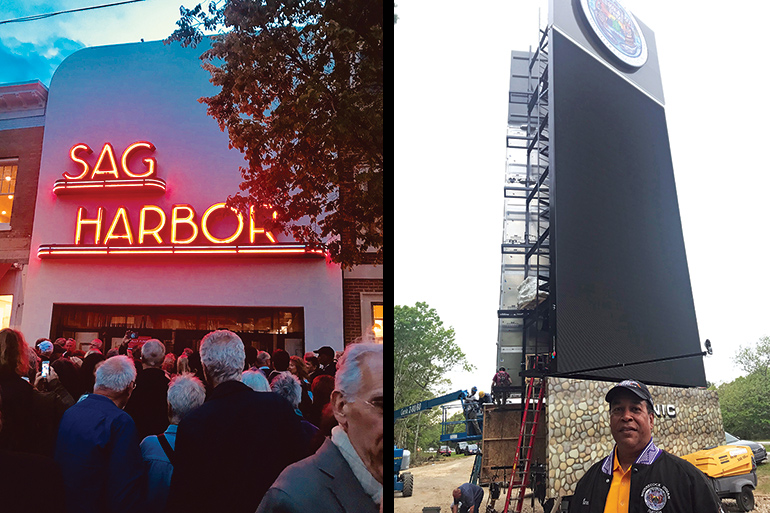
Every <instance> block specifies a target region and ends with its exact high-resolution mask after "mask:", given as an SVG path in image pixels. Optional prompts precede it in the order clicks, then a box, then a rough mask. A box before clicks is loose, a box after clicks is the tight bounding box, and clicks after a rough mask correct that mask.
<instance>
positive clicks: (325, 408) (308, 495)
mask: <svg viewBox="0 0 770 513" xmlns="http://www.w3.org/2000/svg"><path fill="white" fill-rule="evenodd" d="M130 340H131V339H130V338H129V334H127V336H126V338H124V340H123V343H122V344H120V345H119V347H115V348H112V349H109V350H108V351H104V344H103V343H102V341H101V340H99V339H95V340H93V341H92V342H91V344H90V345H88V347H87V350H86V351H83V350H79V349H78V347H77V344H76V342H75V341H74V340H72V339H63V338H61V339H57V340H55V341H53V342H52V341H50V340H48V339H39V340H37V342H36V343H35V345H34V346H30V345H28V344H27V343H26V341H25V339H24V337H23V335H22V334H21V333H20V332H19V331H16V330H13V329H8V328H6V329H3V330H0V510H2V511H9V512H11V511H22V510H27V509H29V508H31V507H38V506H43V505H44V507H45V508H46V509H52V510H53V511H60V512H68V513H74V512H78V513H80V512H85V513H88V512H136V511H149V512H166V511H168V512H180V513H181V512H185V513H188V512H196V511H201V512H203V511H206V512H211V511H228V512H248V513H254V512H256V511H257V510H258V511H259V512H279V511H280V512H284V511H287V512H288V511H291V512H294V511H296V512H300V511H319V512H326V511H328V512H333V511H334V512H337V511H343V512H352V511H362V512H367V511H371V512H376V511H378V510H379V511H382V483H383V479H384V477H383V472H384V470H383V460H382V459H383V427H382V423H383V417H382V415H383V409H382V408H383V406H382V398H383V384H382V362H383V353H382V345H380V344H375V343H370V342H359V343H355V344H351V345H349V346H348V347H347V348H346V350H345V352H344V353H343V354H342V355H337V354H336V353H335V351H334V350H333V349H332V348H331V347H322V348H320V349H318V350H317V351H314V352H310V353H307V354H305V355H304V357H303V358H300V357H298V356H292V355H289V354H288V353H287V352H286V351H284V350H282V349H276V350H275V351H273V353H272V354H270V353H267V352H265V351H258V350H257V349H256V348H253V347H250V346H246V345H245V344H244V343H243V341H242V340H241V339H240V337H238V335H237V334H235V333H233V332H231V331H228V330H216V331H213V332H211V333H209V334H207V335H206V336H205V337H204V338H203V339H202V340H201V343H200V348H199V350H198V351H193V350H191V349H185V350H184V352H183V353H182V354H180V355H179V357H176V356H175V355H174V354H173V353H171V352H168V353H167V352H166V347H165V346H164V344H163V343H162V342H161V341H159V340H156V339H150V340H146V341H143V343H141V344H130V343H129V342H130ZM132 346H133V347H132ZM337 356H339V359H338V361H335V357H337Z"/></svg>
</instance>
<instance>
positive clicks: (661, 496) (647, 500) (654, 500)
mask: <svg viewBox="0 0 770 513" xmlns="http://www.w3.org/2000/svg"><path fill="white" fill-rule="evenodd" d="M670 496H671V494H670V493H669V491H668V488H666V487H665V486H663V485H662V484H660V483H650V484H648V485H647V486H645V487H644V490H642V498H643V499H644V504H645V505H646V506H647V508H648V510H649V511H651V512H652V511H660V510H662V509H663V508H664V507H666V503H667V502H668V499H669V497H670Z"/></svg>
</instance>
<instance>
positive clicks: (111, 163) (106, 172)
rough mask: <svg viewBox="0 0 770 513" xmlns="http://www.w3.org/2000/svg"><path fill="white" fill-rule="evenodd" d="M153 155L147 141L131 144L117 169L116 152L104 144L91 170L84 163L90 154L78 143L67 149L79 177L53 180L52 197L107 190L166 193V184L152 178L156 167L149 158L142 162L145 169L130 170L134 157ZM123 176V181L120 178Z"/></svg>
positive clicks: (86, 146) (88, 149) (153, 150)
mask: <svg viewBox="0 0 770 513" xmlns="http://www.w3.org/2000/svg"><path fill="white" fill-rule="evenodd" d="M137 152H139V153H145V154H146V153H154V152H155V145H153V144H152V143H150V142H147V141H137V142H135V143H133V144H130V145H129V146H128V147H127V148H126V149H125V150H123V153H122V154H121V157H120V168H118V164H117V159H116V158H115V149H114V148H113V147H112V144H110V143H105V145H104V146H103V147H102V151H101V153H99V158H98V159H97V161H96V164H95V165H94V167H93V168H92V167H91V166H90V165H89V164H88V162H87V161H86V160H85V159H86V157H87V156H88V155H92V154H93V150H92V149H91V148H90V147H89V146H88V145H87V144H85V143H79V144H76V145H75V146H73V147H72V148H70V153H69V155H70V160H72V162H74V163H75V164H78V168H79V174H69V173H68V172H66V171H65V172H64V173H62V176H63V177H64V179H60V180H56V182H54V184H53V192H54V194H56V195H57V196H58V195H62V194H74V193H81V194H82V193H86V192H99V193H103V192H105V191H108V190H110V189H112V190H116V189H118V190H120V192H132V191H139V192H155V193H163V192H165V191H166V182H164V181H163V180H161V179H160V178H157V177H155V178H153V175H154V174H155V168H156V165H157V163H156V162H155V159H154V158H152V157H145V158H143V159H142V162H143V164H144V169H143V170H142V171H137V170H136V169H133V170H132V169H131V167H130V165H129V162H130V161H131V160H132V157H134V154H135V153H137ZM121 175H124V177H121Z"/></svg>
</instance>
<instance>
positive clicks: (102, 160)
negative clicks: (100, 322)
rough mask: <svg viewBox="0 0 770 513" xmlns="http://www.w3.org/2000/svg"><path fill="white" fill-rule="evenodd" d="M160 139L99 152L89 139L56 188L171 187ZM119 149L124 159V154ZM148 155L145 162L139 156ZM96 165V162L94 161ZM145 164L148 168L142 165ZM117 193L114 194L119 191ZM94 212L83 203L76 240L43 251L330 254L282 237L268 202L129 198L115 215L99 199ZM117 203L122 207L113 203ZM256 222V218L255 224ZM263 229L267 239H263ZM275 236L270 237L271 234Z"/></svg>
mask: <svg viewBox="0 0 770 513" xmlns="http://www.w3.org/2000/svg"><path fill="white" fill-rule="evenodd" d="M155 150H156V148H155V146H154V145H153V144H152V143H150V142H146V141H137V142H134V143H132V144H130V145H128V146H127V147H126V148H125V149H124V150H123V152H122V153H120V154H118V153H116V152H115V149H114V148H113V146H112V144H111V143H105V144H104V145H103V146H102V149H101V152H100V153H99V156H98V158H95V159H94V158H93V156H92V155H93V154H94V152H93V150H92V149H91V148H90V147H89V146H88V145H87V144H85V143H79V144H76V145H74V146H73V147H72V148H70V151H69V158H70V160H71V161H72V162H73V163H74V164H76V167H72V165H71V164H70V168H68V169H70V170H69V171H67V172H64V173H63V177H64V178H63V179H59V180H56V182H55V183H54V187H53V192H54V193H55V194H56V195H62V194H68V195H75V194H77V195H98V197H99V198H100V199H101V198H102V197H105V198H106V197H110V193H112V194H114V193H118V192H119V193H120V194H121V195H122V194H129V193H130V194H133V195H136V194H141V195H143V196H148V195H153V194H165V192H166V182H165V181H163V180H162V179H160V178H158V177H157V176H156V170H157V163H156V161H155V158H153V157H151V156H147V155H148V154H152V153H154V152H155ZM118 155H119V157H120V158H119V159H118ZM139 158H141V163H140V162H139ZM94 161H95V163H94V164H93V166H92V165H91V164H92V163H93V162H94ZM142 164H143V166H144V167H143V168H142ZM113 197H114V196H113ZM89 208H91V213H90V214H89V213H88V211H87V210H86V207H84V206H79V207H78V209H77V217H76V221H75V243H74V245H73V244H44V245H41V246H40V247H39V248H38V257H40V258H57V257H58V258H75V257H85V256H107V255H116V256H119V255H123V256H126V255H186V254H189V255H202V254H208V255H242V256H258V255H285V256H289V255H296V256H303V255H304V256H312V257H323V256H324V254H325V252H324V250H323V249H319V248H311V247H308V246H306V245H305V244H303V243H291V242H290V243H278V242H277V241H276V239H275V237H274V236H273V234H272V233H271V232H270V231H269V230H267V229H266V228H264V227H261V226H257V224H258V223H261V221H260V219H262V216H265V215H267V216H269V215H270V213H272V217H273V219H275V218H276V216H277V213H276V212H274V211H273V212H271V210H272V209H269V207H266V206H265V209H266V211H263V212H260V214H259V215H258V214H257V213H256V212H255V208H254V207H250V209H249V214H248V221H247V220H245V219H244V217H245V215H244V214H242V213H240V212H238V211H236V210H235V209H232V208H229V207H228V206H227V205H226V203H224V202H220V203H214V204H213V205H211V206H210V207H208V208H207V209H206V211H205V212H204V213H203V215H202V216H199V215H198V214H197V213H196V211H195V209H194V208H193V207H192V205H188V204H185V203H177V204H174V205H172V206H171V207H170V210H169V207H168V206H166V210H164V209H163V208H161V207H160V206H158V205H147V204H145V205H143V206H142V207H141V210H140V211H139V215H138V216H137V215H136V212H134V213H133V215H131V212H129V209H128V208H127V207H126V206H123V205H121V206H118V207H116V208H117V209H116V210H115V213H114V215H112V216H108V214H107V209H106V208H105V207H103V206H97V207H95V208H96V212H94V211H93V208H92V207H89ZM112 208H115V207H112ZM247 222H248V225H247ZM257 236H259V239H261V240H257V239H258V237H257ZM265 239H267V240H265Z"/></svg>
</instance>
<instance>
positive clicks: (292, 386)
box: [270, 371, 320, 454]
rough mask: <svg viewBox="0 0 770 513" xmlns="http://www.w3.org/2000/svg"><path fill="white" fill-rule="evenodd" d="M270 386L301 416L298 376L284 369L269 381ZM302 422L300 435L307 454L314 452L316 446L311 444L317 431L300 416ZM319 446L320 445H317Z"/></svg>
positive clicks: (300, 390)
mask: <svg viewBox="0 0 770 513" xmlns="http://www.w3.org/2000/svg"><path fill="white" fill-rule="evenodd" d="M270 388H271V389H272V390H273V393H276V394H278V395H280V396H281V397H283V398H284V399H286V400H287V401H289V404H291V406H292V408H294V413H296V414H297V415H299V416H300V417H302V412H301V411H300V409H299V403H300V401H301V400H302V385H300V382H299V378H297V376H295V375H294V374H292V373H291V372H289V371H284V372H281V373H280V374H278V375H277V376H276V377H274V378H273V381H272V382H271V383H270ZM300 422H301V424H302V435H303V441H304V444H305V447H306V449H307V451H308V453H309V454H312V453H314V452H315V449H318V447H314V446H313V440H314V438H315V435H316V433H318V427H316V426H315V425H313V424H311V423H310V422H309V421H307V420H305V419H304V418H302V420H301V421H300ZM319 446H320V445H319Z"/></svg>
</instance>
